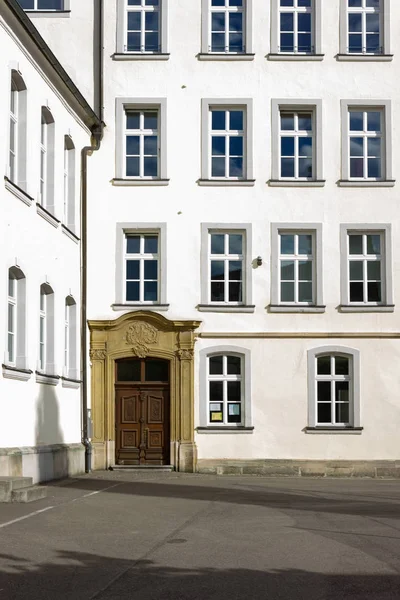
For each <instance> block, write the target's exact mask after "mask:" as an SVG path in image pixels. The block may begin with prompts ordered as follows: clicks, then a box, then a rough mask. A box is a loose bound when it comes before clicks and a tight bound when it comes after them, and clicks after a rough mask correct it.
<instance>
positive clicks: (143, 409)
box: [115, 358, 170, 465]
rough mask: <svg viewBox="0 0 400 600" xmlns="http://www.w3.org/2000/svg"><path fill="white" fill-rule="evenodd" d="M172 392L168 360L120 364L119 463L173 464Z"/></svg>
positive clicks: (117, 404)
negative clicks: (171, 456)
mask: <svg viewBox="0 0 400 600" xmlns="http://www.w3.org/2000/svg"><path fill="white" fill-rule="evenodd" d="M169 390H170V387H169V362H168V361H165V360H159V359H153V358H151V359H149V358H148V359H129V360H126V359H124V360H121V361H117V362H116V384H115V430H116V431H115V433H116V437H115V453H116V456H115V460H116V464H119V465H146V464H147V465H165V464H169V462H170V457H169V446H170V423H169V417H170V403H169Z"/></svg>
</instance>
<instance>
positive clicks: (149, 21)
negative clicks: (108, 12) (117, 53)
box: [125, 0, 161, 53]
mask: <svg viewBox="0 0 400 600" xmlns="http://www.w3.org/2000/svg"><path fill="white" fill-rule="evenodd" d="M160 4H161V0H127V5H126V40H125V52H142V53H157V52H161V40H160V30H161V6H160Z"/></svg>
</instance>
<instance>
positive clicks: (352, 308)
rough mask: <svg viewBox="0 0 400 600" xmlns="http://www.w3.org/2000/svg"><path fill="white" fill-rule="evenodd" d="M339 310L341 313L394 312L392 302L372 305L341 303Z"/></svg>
mask: <svg viewBox="0 0 400 600" xmlns="http://www.w3.org/2000/svg"><path fill="white" fill-rule="evenodd" d="M339 311H340V312H342V313H357V312H363V313H366V312H367V313H378V312H383V313H392V312H394V304H384V305H383V304H382V305H380V306H376V305H375V306H374V305H370V304H341V305H340V306H339Z"/></svg>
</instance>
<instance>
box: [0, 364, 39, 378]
mask: <svg viewBox="0 0 400 600" xmlns="http://www.w3.org/2000/svg"><path fill="white" fill-rule="evenodd" d="M1 366H2V367H3V377H4V379H17V380H18V381H28V379H30V378H31V375H32V373H33V371H31V370H29V369H21V368H20V367H11V366H10V365H1Z"/></svg>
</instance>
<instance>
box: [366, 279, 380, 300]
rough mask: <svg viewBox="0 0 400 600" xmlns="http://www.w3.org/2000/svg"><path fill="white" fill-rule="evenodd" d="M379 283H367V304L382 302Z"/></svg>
mask: <svg viewBox="0 0 400 600" xmlns="http://www.w3.org/2000/svg"><path fill="white" fill-rule="evenodd" d="M381 287H382V286H381V284H380V282H379V281H376V282H375V281H373V282H368V302H382V291H381Z"/></svg>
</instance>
